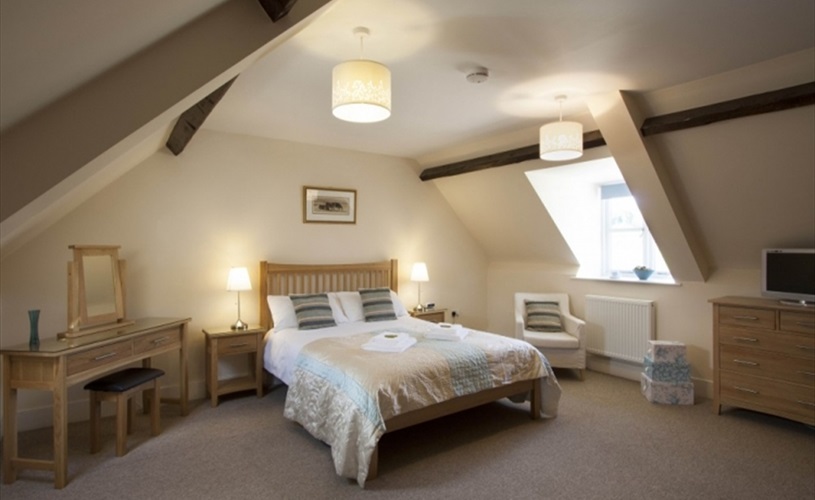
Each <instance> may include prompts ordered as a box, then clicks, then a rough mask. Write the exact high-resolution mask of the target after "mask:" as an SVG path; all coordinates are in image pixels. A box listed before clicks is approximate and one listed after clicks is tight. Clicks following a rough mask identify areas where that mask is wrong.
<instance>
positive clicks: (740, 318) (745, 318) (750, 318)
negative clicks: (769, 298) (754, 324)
mask: <svg viewBox="0 0 815 500" xmlns="http://www.w3.org/2000/svg"><path fill="white" fill-rule="evenodd" d="M733 319H737V320H740V321H758V316H740V315H736V316H733Z"/></svg>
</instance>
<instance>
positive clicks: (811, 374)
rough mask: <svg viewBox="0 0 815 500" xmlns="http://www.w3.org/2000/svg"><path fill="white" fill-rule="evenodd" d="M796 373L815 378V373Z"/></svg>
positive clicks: (798, 371)
mask: <svg viewBox="0 0 815 500" xmlns="http://www.w3.org/2000/svg"><path fill="white" fill-rule="evenodd" d="M795 373H800V374H801V375H806V376H808V377H815V372H805V371H804V370H797V371H796V372H795Z"/></svg>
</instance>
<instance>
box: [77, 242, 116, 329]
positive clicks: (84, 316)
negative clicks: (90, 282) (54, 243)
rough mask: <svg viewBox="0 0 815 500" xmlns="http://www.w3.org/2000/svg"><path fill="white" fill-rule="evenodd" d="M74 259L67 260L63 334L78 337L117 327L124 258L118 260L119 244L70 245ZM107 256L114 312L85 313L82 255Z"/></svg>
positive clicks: (86, 310)
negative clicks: (65, 316) (65, 315)
mask: <svg viewBox="0 0 815 500" xmlns="http://www.w3.org/2000/svg"><path fill="white" fill-rule="evenodd" d="M69 248H70V249H71V250H73V257H74V260H73V261H72V262H69V263H68V331H67V332H66V333H65V335H64V336H66V337H71V336H78V335H84V334H90V333H95V332H98V331H104V330H109V329H113V328H116V327H119V326H121V324H122V322H123V321H124V319H125V300H124V299H125V286H124V261H122V260H119V246H112V245H71V246H69ZM99 256H102V257H108V258H109V259H110V266H111V276H112V278H113V283H112V285H113V294H114V297H113V300H114V309H115V310H114V311H113V312H110V313H104V314H98V315H93V316H92V315H89V314H88V302H87V295H86V287H87V283H86V276H85V264H84V262H85V261H84V259H85V257H99Z"/></svg>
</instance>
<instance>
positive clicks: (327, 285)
mask: <svg viewBox="0 0 815 500" xmlns="http://www.w3.org/2000/svg"><path fill="white" fill-rule="evenodd" d="M376 287H388V288H390V289H391V290H393V291H394V292H398V291H399V290H398V287H399V273H398V262H397V260H396V259H391V260H386V261H382V262H369V263H364V264H327V265H313V264H312V265H307V264H274V263H271V262H266V261H265V260H264V261H262V262H261V263H260V324H261V326H263V327H264V328H265V329H267V330H268V329H270V328H271V327H272V313H271V311H269V303H268V302H267V301H266V296H268V295H290V294H294V293H322V292H343V291H352V292H353V291H357V290H359V289H360V288H376Z"/></svg>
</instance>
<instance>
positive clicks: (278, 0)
mask: <svg viewBox="0 0 815 500" xmlns="http://www.w3.org/2000/svg"><path fill="white" fill-rule="evenodd" d="M258 1H259V2H260V6H261V7H263V10H265V11H266V14H267V15H268V16H269V17H270V18H271V19H272V22H273V23H276V22H277V21H278V20H280V19H282V18H284V17H286V14H288V13H289V11H290V10H291V8H292V7H294V4H296V3H297V0H258Z"/></svg>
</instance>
